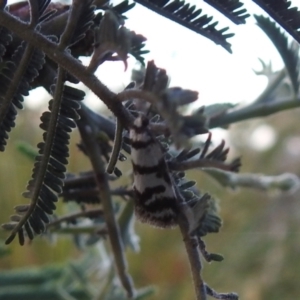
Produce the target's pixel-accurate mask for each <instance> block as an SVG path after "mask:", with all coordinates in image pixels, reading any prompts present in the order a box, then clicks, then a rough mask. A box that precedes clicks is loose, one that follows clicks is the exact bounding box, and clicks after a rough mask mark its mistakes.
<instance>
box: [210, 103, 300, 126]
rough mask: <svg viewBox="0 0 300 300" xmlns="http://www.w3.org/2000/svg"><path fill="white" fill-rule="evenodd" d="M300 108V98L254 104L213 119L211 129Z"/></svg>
mask: <svg viewBox="0 0 300 300" xmlns="http://www.w3.org/2000/svg"><path fill="white" fill-rule="evenodd" d="M299 106H300V98H299V97H298V98H283V99H278V100H274V101H271V102H266V103H254V104H251V105H249V106H246V107H244V108H241V109H237V110H234V111H232V112H229V113H227V114H223V115H218V116H216V117H215V118H211V119H210V121H209V125H208V126H209V128H216V127H222V126H226V125H229V124H232V123H236V122H240V121H244V120H248V119H253V118H259V117H266V116H269V115H272V114H275V113H277V112H280V111H283V110H287V109H292V108H295V107H299Z"/></svg>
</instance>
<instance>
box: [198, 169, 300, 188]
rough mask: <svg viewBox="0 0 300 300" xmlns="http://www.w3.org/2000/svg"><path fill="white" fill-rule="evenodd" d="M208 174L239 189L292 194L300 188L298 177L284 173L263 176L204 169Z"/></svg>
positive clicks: (224, 184)
mask: <svg viewBox="0 0 300 300" xmlns="http://www.w3.org/2000/svg"><path fill="white" fill-rule="evenodd" d="M202 170H203V171H204V172H206V173H207V174H209V175H211V176H212V177H213V178H214V179H216V180H217V181H218V182H219V183H220V184H222V185H223V186H225V187H231V188H233V189H234V188H237V187H248V188H255V189H259V190H264V191H266V190H270V189H278V190H281V191H283V192H291V191H294V190H295V189H298V188H299V187H300V180H299V178H298V176H297V175H295V174H292V173H284V174H281V175H277V176H265V175H261V174H252V173H244V174H237V173H233V172H226V171H223V170H217V169H215V168H203V169H202Z"/></svg>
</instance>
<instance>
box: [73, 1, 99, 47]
mask: <svg viewBox="0 0 300 300" xmlns="http://www.w3.org/2000/svg"><path fill="white" fill-rule="evenodd" d="M92 3H93V0H86V1H85V3H84V6H83V8H82V9H81V10H80V16H79V17H78V20H79V22H77V23H76V27H75V30H74V32H73V35H72V39H71V41H70V44H69V47H70V46H72V45H74V44H76V43H77V42H78V41H80V40H81V39H83V38H84V37H85V34H86V32H87V30H88V29H89V28H90V27H91V26H92V25H93V19H94V17H95V14H94V11H95V6H94V5H92Z"/></svg>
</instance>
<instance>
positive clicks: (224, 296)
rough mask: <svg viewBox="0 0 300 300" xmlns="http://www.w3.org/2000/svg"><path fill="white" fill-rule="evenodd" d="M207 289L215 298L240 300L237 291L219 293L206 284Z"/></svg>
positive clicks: (208, 293)
mask: <svg viewBox="0 0 300 300" xmlns="http://www.w3.org/2000/svg"><path fill="white" fill-rule="evenodd" d="M205 289H206V292H207V295H209V296H212V297H213V298H215V299H222V300H238V299H239V296H238V295H237V294H236V293H218V292H216V291H215V290H213V289H212V288H211V287H209V286H208V285H207V284H205Z"/></svg>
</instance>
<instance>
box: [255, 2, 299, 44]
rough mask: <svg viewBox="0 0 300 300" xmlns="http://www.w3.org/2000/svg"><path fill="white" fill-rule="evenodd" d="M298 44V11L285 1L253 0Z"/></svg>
mask: <svg viewBox="0 0 300 300" xmlns="http://www.w3.org/2000/svg"><path fill="white" fill-rule="evenodd" d="M253 1H254V2H255V3H256V4H257V5H259V6H260V7H261V8H262V9H263V10H265V11H266V12H267V13H268V14H269V15H270V16H271V17H272V18H273V19H274V20H275V21H276V22H277V23H278V24H279V25H281V26H282V27H283V28H284V29H285V30H286V31H287V32H288V33H289V34H290V35H291V36H292V37H293V38H294V39H295V40H296V41H297V42H298V43H299V44H300V11H299V10H298V8H297V7H290V6H291V1H287V0H276V1H274V0H253Z"/></svg>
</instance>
